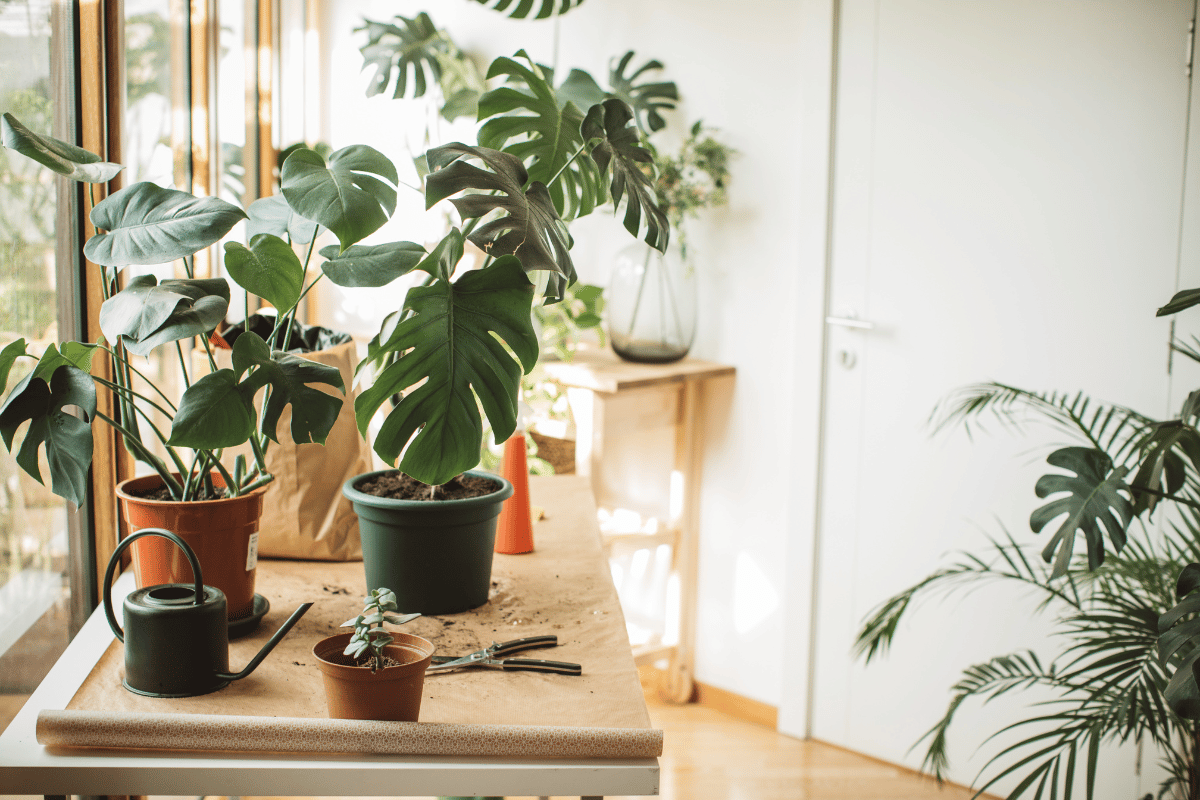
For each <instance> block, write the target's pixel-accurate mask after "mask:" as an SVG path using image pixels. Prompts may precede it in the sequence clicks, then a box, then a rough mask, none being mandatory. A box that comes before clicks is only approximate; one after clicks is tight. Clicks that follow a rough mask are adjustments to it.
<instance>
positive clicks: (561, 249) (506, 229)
mask: <svg viewBox="0 0 1200 800" xmlns="http://www.w3.org/2000/svg"><path fill="white" fill-rule="evenodd" d="M428 155H429V166H430V169H432V170H433V172H431V173H430V175H429V179H428V180H427V181H426V190H425V203H426V207H427V208H428V207H431V206H433V205H434V204H435V203H437V202H438V201H439V200H442V199H444V198H446V197H449V196H450V195H452V194H456V193H458V192H461V191H466V190H469V189H477V190H481V191H484V192H494V193H495V194H468V195H465V196H463V197H456V198H454V199H452V200H451V201H450V202H452V203H454V206H455V208H457V209H458V213H459V214H461V215H462V216H463V218H465V219H471V218H474V217H482V216H484V215H485V214H488V213H489V212H491V211H494V210H496V209H501V210H503V211H505V212H507V213H506V214H505V215H504V216H502V217H499V218H497V219H494V220H491V221H489V222H486V223H484V224H483V225H480V226H479V227H478V228H476V229H475V231H474V232H473V233H472V234H471V236H470V239H471V241H472V242H474V243H475V244H476V245H477V246H479V247H480V248H482V249H483V250H485V251H486V252H488V253H489V254H491V255H493V256H502V255H515V256H517V258H519V259H520V261H521V266H522V267H523V268H524V269H525V270H526V271H527V272H532V271H534V270H548V271H550V272H552V273H555V274H557V275H558V276H561V279H560V281H559V282H558V283H557V284H552V287H553V286H559V287H561V285H562V282H563V281H565V282H566V283H574V282H575V265H574V264H573V263H572V262H571V253H570V250H571V235H570V234H569V233H568V232H567V226H566V224H565V223H564V222H563V221H562V219H560V218H559V216H558V213H557V212H556V211H555V210H554V203H553V202H552V201H551V199H550V195H549V193H547V191H546V187H545V186H543V185H542V184H540V183H533V184H532V185H530V187H529V189H528V191H526V190H525V189H524V186H525V182H526V180H527V179H528V173H526V171H525V167H524V166H523V165H522V164H521V161H520V159H518V158H517V157H516V156H513V155H511V154H509V153H503V152H500V151H498V150H492V149H490V148H486V147H469V146H467V145H465V144H460V143H458V142H455V143H453V144H448V145H445V146H443V147H436V148H434V149H432V150H430V151H429V153H428ZM467 158H473V159H478V160H480V161H482V162H483V163H484V164H486V165H487V166H488V167H490V168H491V169H492V170H493V171H491V172H488V171H487V170H483V169H480V168H479V167H476V166H474V165H471V164H468V163H467V162H466V161H465V159H467ZM552 277H553V276H552ZM547 296H553V297H554V299H558V298H560V297H561V293H558V292H555V291H554V289H553V288H547ZM414 477H416V476H414Z"/></svg>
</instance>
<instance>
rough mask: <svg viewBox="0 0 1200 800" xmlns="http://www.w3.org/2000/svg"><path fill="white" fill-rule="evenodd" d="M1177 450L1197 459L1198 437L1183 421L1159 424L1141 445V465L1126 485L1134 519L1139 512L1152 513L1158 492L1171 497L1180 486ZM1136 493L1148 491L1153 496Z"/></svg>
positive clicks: (1181, 476)
mask: <svg viewBox="0 0 1200 800" xmlns="http://www.w3.org/2000/svg"><path fill="white" fill-rule="evenodd" d="M1177 446H1178V447H1181V448H1182V449H1183V451H1184V452H1186V453H1195V454H1197V457H1200V434H1197V433H1196V429H1195V428H1193V427H1192V426H1191V425H1188V424H1187V423H1185V422H1184V421H1182V420H1170V421H1168V422H1162V423H1159V424H1158V425H1156V426H1154V428H1153V430H1152V431H1151V433H1150V435H1149V436H1148V437H1147V438H1146V441H1145V442H1144V443H1143V445H1142V451H1143V452H1142V464H1141V466H1140V467H1139V468H1138V471H1137V474H1136V475H1135V476H1134V478H1133V480H1132V481H1131V482H1130V484H1129V488H1130V491H1131V494H1132V496H1133V499H1134V504H1133V514H1134V516H1138V515H1139V514H1141V513H1142V511H1150V512H1153V511H1154V507H1155V506H1156V505H1158V501H1159V499H1160V498H1159V496H1158V494H1157V492H1162V491H1164V490H1165V491H1166V493H1167V494H1174V493H1175V492H1177V491H1178V490H1179V489H1180V487H1182V486H1183V481H1184V466H1183V460H1182V459H1181V458H1180V457H1179V454H1178V453H1176V452H1175V448H1176V447H1177ZM1197 466H1200V464H1198V465H1197ZM1164 478H1165V481H1164ZM1139 489H1150V490H1152V491H1153V492H1155V494H1152V493H1151V492H1142V491H1139Z"/></svg>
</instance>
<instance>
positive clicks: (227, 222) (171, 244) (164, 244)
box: [83, 181, 246, 267]
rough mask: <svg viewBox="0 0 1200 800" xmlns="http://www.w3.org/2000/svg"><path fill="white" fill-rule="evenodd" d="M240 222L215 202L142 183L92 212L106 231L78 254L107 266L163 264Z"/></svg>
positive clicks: (234, 210) (236, 211)
mask: <svg viewBox="0 0 1200 800" xmlns="http://www.w3.org/2000/svg"><path fill="white" fill-rule="evenodd" d="M245 218H246V212H245V211H242V210H241V209H240V208H238V207H237V206H235V205H231V204H230V203H226V202H225V201H224V200H221V199H219V198H216V197H196V196H195V195H191V194H188V193H187V192H180V191H176V190H175V189H163V188H162V187H160V186H155V185H154V184H153V183H147V182H145V181H143V182H141V183H135V184H134V185H133V186H128V187H126V188H124V189H121V190H120V191H119V192H116V193H114V194H112V195H110V196H108V197H106V198H105V199H104V200H101V201H100V202H99V203H98V204H97V205H96V207H95V208H93V209H92V214H91V219H92V224H94V225H95V226H96V227H97V228H100V229H101V230H103V231H107V233H100V234H97V235H95V236H93V237H92V238H91V239H88V241H87V244H85V245H84V247H83V252H84V254H85V255H86V256H87V257H88V258H89V259H91V260H92V261H94V262H95V263H97V264H103V265H104V266H106V267H124V266H126V265H128V264H163V263H166V262H168V261H174V260H175V259H177V258H183V257H184V256H190V255H192V254H193V253H195V252H197V251H199V250H203V249H204V248H206V247H208V246H209V245H212V244H215V243H217V242H218V241H220V240H221V238H222V237H223V236H224V235H225V234H227V233H229V231H230V230H231V229H232V228H233V226H234V225H236V224H237V223H238V222H239V221H240V220H243V219H245Z"/></svg>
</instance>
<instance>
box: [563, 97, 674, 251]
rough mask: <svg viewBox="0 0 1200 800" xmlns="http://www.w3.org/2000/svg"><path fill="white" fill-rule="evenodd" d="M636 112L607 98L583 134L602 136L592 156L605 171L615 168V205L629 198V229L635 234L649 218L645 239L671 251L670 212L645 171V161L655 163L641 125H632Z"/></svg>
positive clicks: (589, 118) (594, 109) (592, 114)
mask: <svg viewBox="0 0 1200 800" xmlns="http://www.w3.org/2000/svg"><path fill="white" fill-rule="evenodd" d="M632 119H633V112H632V111H630V110H629V106H627V105H626V104H625V103H623V102H622V101H620V100H605V101H604V102H603V103H601V104H600V105H598V106H592V107H591V108H590V109H588V113H587V118H586V119H585V120H584V121H583V135H584V136H585V137H586V138H587V139H588V140H589V141H593V140H597V139H598V140H599V143H598V144H596V145H595V146H594V147H593V148H592V158H593V159H595V161H596V164H597V165H599V167H600V170H601V172H605V173H607V172H608V171H609V169H610V168H611V170H612V182H611V184H610V186H611V193H612V201H613V205H615V206H620V204H621V199H622V198H625V219H624V224H625V230H627V231H629V232H630V233H631V234H632V235H633V236H637V235H638V234H639V233H640V232H641V227H642V219H643V217H644V218H645V222H646V235H645V237H644V238H645V242H646V244H648V245H650V246H651V247H653V248H655V249H656V250H658V251H659V252H662V253H665V252H666V251H667V242H668V241H669V240H670V236H671V226H670V224H669V223H668V222H667V215H666V214H664V213H663V211H662V209H660V208H659V207H658V204H657V202H656V197H655V191H654V184H653V182H652V181H651V179H650V178H649V177H647V176H646V173H645V172H643V171H642V166H641V165H642V164H653V163H654V157H653V156H652V155H650V151H648V150H647V149H646V148H644V147H642V146H641V144H639V138H638V129H637V127H636V126H634V127H630V126H629V122H630V120H632Z"/></svg>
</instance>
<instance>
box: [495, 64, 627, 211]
mask: <svg viewBox="0 0 1200 800" xmlns="http://www.w3.org/2000/svg"><path fill="white" fill-rule="evenodd" d="M517 56H518V57H520V58H524V59H525V61H526V62H528V64H527V65H526V64H522V63H520V62H518V61H516V60H514V59H511V58H497V59H496V60H495V61H493V62H492V66H491V68H490V69H489V70H488V78H489V79H490V78H497V77H500V76H502V75H504V76H507V77H508V81H509V84H510V85H507V86H501V87H500V88H498V89H493V90H492V91H490V92H487V93H486V94H484V95H483V96H482V97H480V98H479V119H481V120H484V119H486V120H487V122H485V123H484V124H483V126H482V127H481V128H480V129H479V145H480V147H486V148H490V149H493V150H503V151H504V152H506V153H509V154H511V155H514V156H516V157H517V158H519V159H520V160H521V162H522V163H523V164H525V165H526V166H527V169H528V170H529V175H528V180H530V181H537V182H541V183H543V184H545V185H546V189H547V191H548V192H549V193H550V197H551V199H552V200H553V201H554V208H555V210H556V211H557V212H558V214H559V216H561V217H562V218H563V219H568V220H569V219H575V218H577V217H582V216H584V215H586V214H590V213H591V212H592V210H593V209H594V208H595V207H596V205H597V204H598V203H602V202H604V186H603V184H602V183H601V180H602V176H601V174H600V171H599V170H598V169H596V165H595V163H593V162H592V161H590V160H589V159H586V158H575V156H576V154H578V152H579V150H580V148H581V147H583V144H584V140H583V136H582V135H581V134H580V131H579V126H580V125H581V124H582V122H583V112H582V111H580V110H579V108H578V107H577V106H576V105H575V103H573V102H571V101H570V100H569V99H565V98H563V97H562V96H560V95H559V94H558V93H557V92H555V90H554V87H553V86H552V85H551V83H550V81H551V78H550V77H549V76H547V75H546V74H545V73H544V72H543V70H542V69H541V68H539V67H538V66H537V65H536V64H535V63H534V62H533V59H531V58H530V57H529V56H528V55H527V54H526V53H525V51H524V50H522V51H519V52H518V53H517ZM511 84H524V86H525V87H526V88H525V89H524V90H521V89H518V88H516V87H515V86H514V85H511ZM568 165H569V166H568ZM564 168H565V169H564ZM523 183H524V182H523Z"/></svg>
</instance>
